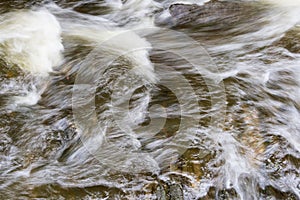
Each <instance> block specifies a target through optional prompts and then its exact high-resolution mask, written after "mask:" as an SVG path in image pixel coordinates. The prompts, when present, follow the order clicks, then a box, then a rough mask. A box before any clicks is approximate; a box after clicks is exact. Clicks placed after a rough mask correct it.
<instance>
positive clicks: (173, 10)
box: [169, 0, 259, 30]
mask: <svg viewBox="0 0 300 200" xmlns="http://www.w3.org/2000/svg"><path fill="white" fill-rule="evenodd" d="M256 7H257V6H256V4H254V3H249V2H248V3H246V2H235V1H216V0H212V1H209V2H207V3H205V4H204V5H202V6H199V5H197V4H189V5H188V4H180V3H177V4H172V5H171V6H170V7H169V12H170V14H171V18H172V19H171V20H172V23H173V25H174V26H175V27H190V26H192V27H194V26H196V27H202V28H204V27H206V29H208V30H218V29H227V28H230V27H232V26H234V25H235V24H237V23H241V22H244V21H245V20H246V19H248V18H249V16H250V15H253V14H254V13H255V12H257V11H258V10H259V9H257V8H256Z"/></svg>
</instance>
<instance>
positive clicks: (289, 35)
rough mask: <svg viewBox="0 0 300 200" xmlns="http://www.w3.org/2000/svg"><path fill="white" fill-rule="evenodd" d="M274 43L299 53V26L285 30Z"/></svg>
mask: <svg viewBox="0 0 300 200" xmlns="http://www.w3.org/2000/svg"><path fill="white" fill-rule="evenodd" d="M275 45H276V46H280V47H283V48H285V49H287V50H289V51H290V52H292V53H300V26H297V27H294V28H292V29H291V30H289V31H288V32H286V33H285V35H284V36H283V37H282V38H281V39H280V40H279V41H278V42H276V43H275Z"/></svg>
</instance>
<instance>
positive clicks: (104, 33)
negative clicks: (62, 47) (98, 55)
mask: <svg viewBox="0 0 300 200" xmlns="http://www.w3.org/2000/svg"><path fill="white" fill-rule="evenodd" d="M67 36H72V37H78V38H81V39H84V40H87V41H89V42H91V43H93V44H95V45H99V47H100V48H103V49H106V50H107V51H110V52H111V53H112V54H117V55H119V56H125V57H126V58H128V59H129V60H130V61H131V63H132V64H133V65H134V67H135V68H134V69H135V71H136V72H137V73H138V74H140V75H143V76H144V77H145V78H146V79H147V80H149V81H150V82H156V80H157V77H156V75H155V73H154V67H153V65H152V63H151V61H150V60H149V56H148V51H149V50H150V49H151V44H150V43H149V42H148V41H147V40H146V39H144V38H142V37H140V36H139V35H138V34H136V33H135V32H134V31H131V30H125V29H119V28H112V29H107V28H105V27H95V26H93V27H88V26H86V27H83V26H73V27H72V28H71V29H69V30H68V33H67Z"/></svg>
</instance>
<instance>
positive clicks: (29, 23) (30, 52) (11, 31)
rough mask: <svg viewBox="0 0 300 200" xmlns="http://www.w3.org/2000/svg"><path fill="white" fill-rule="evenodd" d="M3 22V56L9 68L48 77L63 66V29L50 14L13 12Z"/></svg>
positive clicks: (0, 26)
mask: <svg viewBox="0 0 300 200" xmlns="http://www.w3.org/2000/svg"><path fill="white" fill-rule="evenodd" d="M0 21H1V23H0V55H1V56H2V57H3V58H4V59H5V60H6V62H7V63H8V64H12V65H17V66H19V67H20V68H22V69H23V70H25V71H29V72H31V73H34V74H39V75H47V74H48V72H51V71H52V68H53V67H54V66H57V65H59V64H60V63H61V61H62V55H61V52H62V51H63V45H62V43H61V37H60V35H61V28H60V25H59V23H58V21H57V20H56V18H55V17H54V16H53V15H52V14H51V13H50V12H49V11H48V10H45V9H43V10H38V11H30V10H22V11H15V12H10V13H6V14H4V15H1V16H0Z"/></svg>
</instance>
